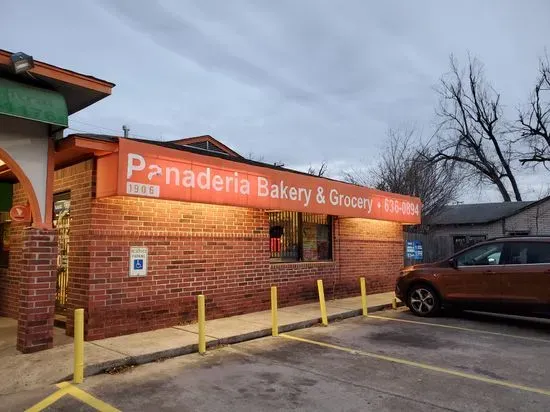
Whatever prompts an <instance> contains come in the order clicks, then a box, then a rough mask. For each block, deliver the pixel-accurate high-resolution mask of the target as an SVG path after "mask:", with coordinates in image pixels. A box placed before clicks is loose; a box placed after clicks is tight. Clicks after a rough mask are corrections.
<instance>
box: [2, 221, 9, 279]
mask: <svg viewBox="0 0 550 412" xmlns="http://www.w3.org/2000/svg"><path fill="white" fill-rule="evenodd" d="M9 257H10V220H9V214H8V213H7V212H0V268H7V267H8V264H9Z"/></svg>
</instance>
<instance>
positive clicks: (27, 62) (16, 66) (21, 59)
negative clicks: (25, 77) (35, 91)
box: [11, 52, 34, 74]
mask: <svg viewBox="0 0 550 412" xmlns="http://www.w3.org/2000/svg"><path fill="white" fill-rule="evenodd" d="M11 65H12V69H13V71H14V72H15V74H19V73H25V72H28V71H29V70H30V69H32V68H33V67H34V60H33V58H32V56H29V55H28V54H25V53H23V52H19V53H13V54H12V55H11Z"/></svg>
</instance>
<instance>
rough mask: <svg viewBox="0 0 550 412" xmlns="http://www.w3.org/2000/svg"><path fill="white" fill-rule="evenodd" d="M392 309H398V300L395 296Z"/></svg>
mask: <svg viewBox="0 0 550 412" xmlns="http://www.w3.org/2000/svg"><path fill="white" fill-rule="evenodd" d="M391 308H392V309H393V310H395V309H397V298H396V297H395V295H393V298H392V300H391Z"/></svg>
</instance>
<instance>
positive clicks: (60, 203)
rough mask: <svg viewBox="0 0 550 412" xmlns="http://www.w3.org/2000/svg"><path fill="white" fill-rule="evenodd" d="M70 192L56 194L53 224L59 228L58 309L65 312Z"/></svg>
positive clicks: (67, 283) (67, 282) (67, 280)
mask: <svg viewBox="0 0 550 412" xmlns="http://www.w3.org/2000/svg"><path fill="white" fill-rule="evenodd" d="M70 198H71V197H70V192H64V193H59V194H56V195H54V219H53V224H54V227H55V228H56V230H57V249H58V252H57V253H58V256H57V282H56V294H55V303H56V311H57V312H61V313H62V312H63V311H64V310H65V308H66V305H67V289H68V287H69V233H70V219H71V217H70V202H71V201H70Z"/></svg>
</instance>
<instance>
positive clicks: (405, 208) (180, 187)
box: [96, 139, 421, 224]
mask: <svg viewBox="0 0 550 412" xmlns="http://www.w3.org/2000/svg"><path fill="white" fill-rule="evenodd" d="M115 176H116V178H115ZM96 193H97V197H98V198H101V197H106V196H114V195H119V196H138V197H151V198H158V199H168V200H182V201H189V202H200V203H212V204H219V205H231V206H243V207H250V208H258V209H268V210H291V211H297V212H310V213H320V214H327V215H334V216H348V217H363V218H369V219H378V220H389V221H396V222H402V223H408V224H418V223H420V215H421V203H420V200H419V199H418V198H414V197H409V196H402V195H398V194H393V193H387V192H382V191H379V190H375V189H369V188H365V187H360V186H355V185H352V184H348V183H344V182H339V181H336V180H330V179H325V178H319V177H315V176H310V175H306V174H301V173H294V172H289V171H285V170H279V169H276V168H269V167H260V166H255V165H250V164H246V163H241V162H238V161H232V160H229V159H222V158H217V157H213V156H204V155H199V154H195V153H190V152H186V151H181V150H176V149H170V148H166V147H161V146H156V145H152V144H146V143H141V142H136V141H132V140H129V139H120V141H119V151H118V152H117V153H113V154H111V155H109V156H106V157H103V158H100V159H98V170H97V191H96Z"/></svg>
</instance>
